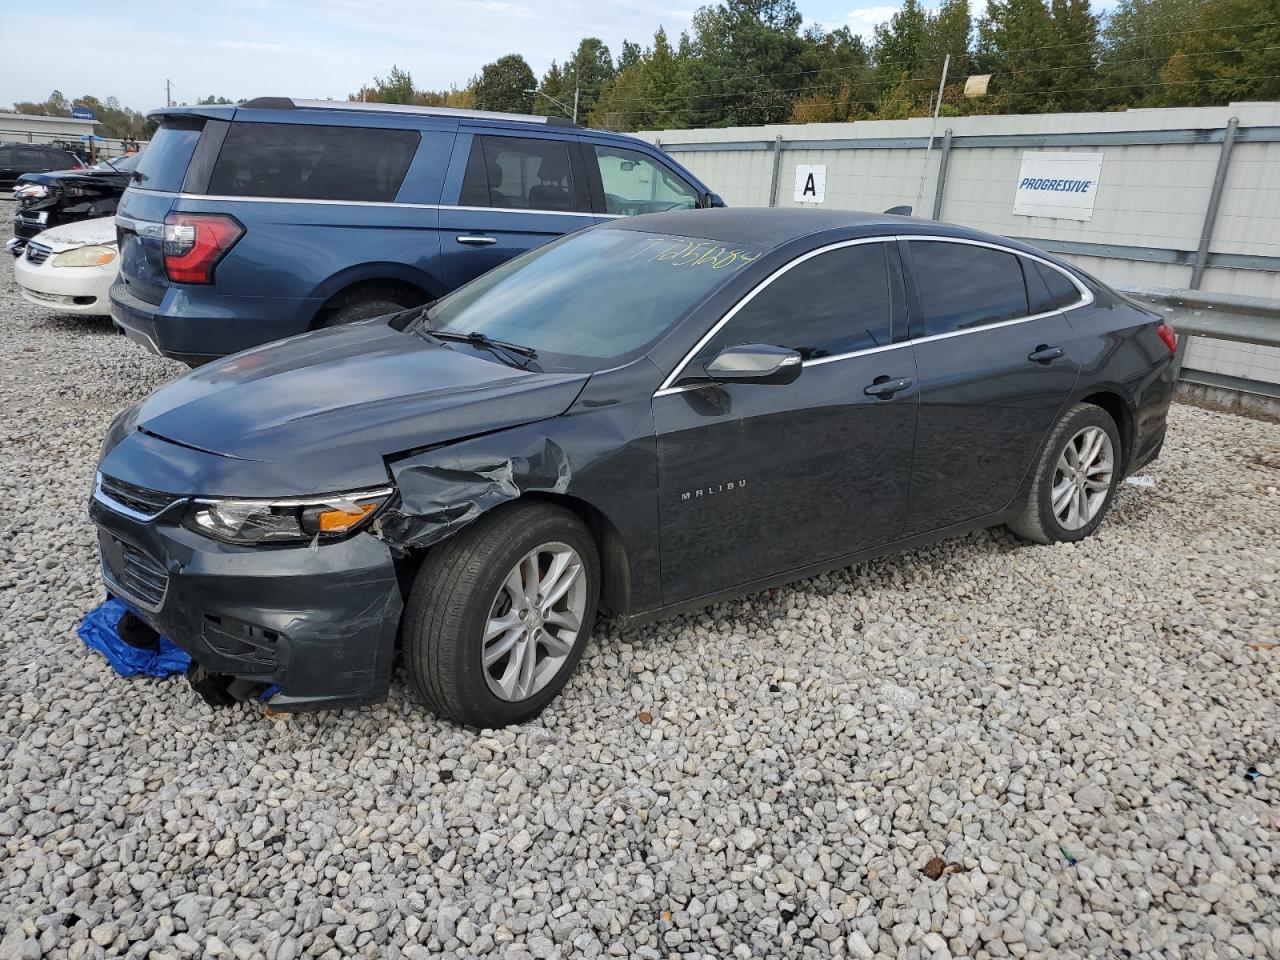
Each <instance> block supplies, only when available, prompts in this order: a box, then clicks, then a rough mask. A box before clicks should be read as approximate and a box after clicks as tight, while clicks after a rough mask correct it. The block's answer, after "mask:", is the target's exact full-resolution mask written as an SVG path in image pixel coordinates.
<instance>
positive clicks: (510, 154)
mask: <svg viewBox="0 0 1280 960" xmlns="http://www.w3.org/2000/svg"><path fill="white" fill-rule="evenodd" d="M458 204H459V205H460V206H463V207H504V208H505V207H512V208H517V209H523V210H556V211H572V210H574V209H576V204H575V201H574V193H573V171H572V170H571V169H570V167H569V144H568V143H566V142H565V141H564V140H538V139H534V138H532V137H497V136H477V137H473V138H472V140H471V154H470V156H469V157H468V158H467V170H466V174H465V175H464V177H463V180H462V192H461V194H460V195H459V197H458Z"/></svg>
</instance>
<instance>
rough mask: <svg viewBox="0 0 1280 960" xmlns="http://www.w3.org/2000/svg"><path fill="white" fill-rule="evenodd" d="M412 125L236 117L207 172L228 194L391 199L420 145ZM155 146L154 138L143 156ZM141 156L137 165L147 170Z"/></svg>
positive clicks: (213, 185)
mask: <svg viewBox="0 0 1280 960" xmlns="http://www.w3.org/2000/svg"><path fill="white" fill-rule="evenodd" d="M421 139H422V137H421V135H420V134H419V133H418V132H417V131H414V130H387V129H383V128H380V127H332V126H319V125H313V124H302V123H243V122H241V123H233V124H231V128H230V129H229V130H228V131H227V137H226V139H225V140H224V141H223V143H222V150H221V151H220V152H219V153H218V160H217V162H216V163H215V164H214V166H213V174H212V175H211V176H210V178H209V192H210V193H212V194H215V195H218V196H228V197H281V198H285V199H300V200H362V201H365V202H382V203H389V202H391V201H393V200H395V198H396V194H397V193H399V192H400V185H401V184H402V183H403V182H404V176H405V173H406V172H407V171H408V169H409V164H410V163H412V162H413V156H414V154H415V153H416V152H417V150H418V144H419V142H420V141H421ZM154 149H155V145H154V144H153V145H152V147H151V149H149V150H148V151H147V153H148V155H150V153H151V152H152V151H153V150H154ZM146 166H147V162H146V161H145V160H144V161H143V163H142V167H141V169H145V167H146Z"/></svg>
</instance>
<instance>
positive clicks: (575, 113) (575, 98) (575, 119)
mask: <svg viewBox="0 0 1280 960" xmlns="http://www.w3.org/2000/svg"><path fill="white" fill-rule="evenodd" d="M573 72H574V74H575V76H574V78H573V122H574V123H577V122H578V89H579V88H578V78H577V76H576V74H577V72H578V71H577V70H575V71H573Z"/></svg>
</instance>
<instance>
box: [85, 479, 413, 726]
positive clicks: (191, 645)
mask: <svg viewBox="0 0 1280 960" xmlns="http://www.w3.org/2000/svg"><path fill="white" fill-rule="evenodd" d="M185 508H186V501H185V500H182V501H177V502H175V503H172V504H169V505H168V506H167V507H164V508H163V509H161V510H160V511H159V512H158V513H155V514H147V513H142V512H139V511H135V510H130V509H128V508H125V507H122V505H120V504H116V503H112V504H110V505H109V504H107V503H104V502H103V500H102V499H100V498H99V495H97V494H95V496H94V498H93V499H92V500H91V501H90V507H89V515H90V518H91V519H92V520H93V522H94V523H95V524H96V525H97V527H98V533H99V549H100V553H101V559H102V573H103V579H104V581H105V582H106V586H107V589H108V590H109V591H110V592H111V593H113V594H115V595H116V596H118V597H119V598H120V599H121V600H124V601H125V602H126V603H127V604H128V605H129V606H130V607H131V608H132V609H133V610H134V611H135V612H136V613H137V614H138V615H139V616H140V617H142V618H143V619H144V620H145V621H146V622H147V623H149V624H151V625H152V626H153V627H155V629H156V630H158V631H159V632H160V633H162V634H164V635H165V636H167V637H169V639H171V640H172V641H173V642H174V643H176V644H177V645H178V646H180V647H182V648H183V649H184V650H186V651H187V652H188V653H189V654H191V656H192V658H193V659H194V660H195V661H196V662H197V663H199V664H200V665H201V666H202V667H204V669H205V670H206V671H207V672H209V673H215V674H221V675H224V676H228V677H236V678H240V679H242V680H247V681H251V682H257V683H262V684H266V685H268V686H272V687H276V688H278V690H277V692H276V693H275V694H274V695H273V696H272V697H271V698H270V700H269V704H270V706H271V707H272V708H273V709H276V710H285V711H298V710H325V709H336V708H341V707H353V706H360V705H363V704H368V703H377V702H379V701H381V700H384V699H385V698H386V695H387V690H388V688H389V685H390V679H391V664H392V659H393V657H394V653H395V639H396V632H397V630H398V629H399V624H400V614H401V611H402V609H403V597H402V593H401V589H400V581H399V578H398V575H397V570H396V563H395V560H394V559H393V557H392V552H391V550H390V548H389V547H388V546H387V545H386V544H385V543H382V542H380V541H378V540H377V539H375V538H374V537H372V536H369V535H368V534H363V533H361V534H357V535H355V536H353V537H350V538H349V539H346V540H342V541H339V542H336V543H326V544H323V545H317V546H316V547H314V548H313V547H311V546H309V545H300V546H276V547H265V548H264V547H262V546H255V547H240V546H231V545H228V544H223V543H219V542H216V541H213V540H210V539H208V538H206V537H203V536H201V535H199V534H197V533H193V532H192V531H190V530H187V529H186V528H185V527H183V526H182V525H181V524H180V522H179V518H180V516H181V512H182V511H183V510H184V509H185Z"/></svg>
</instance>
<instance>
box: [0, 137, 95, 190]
mask: <svg viewBox="0 0 1280 960" xmlns="http://www.w3.org/2000/svg"><path fill="white" fill-rule="evenodd" d="M83 166H84V164H83V163H81V162H80V158H79V157H77V156H76V155H75V154H74V153H68V152H67V151H66V150H61V149H59V148H57V147H50V146H46V145H45V144H42V143H0V189H3V190H9V189H12V188H13V184H14V181H16V180H17V179H18V178H19V177H20V176H22V175H23V174H24V173H46V172H48V171H50V170H70V169H73V168H79V167H83Z"/></svg>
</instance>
